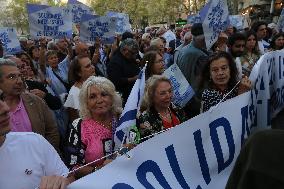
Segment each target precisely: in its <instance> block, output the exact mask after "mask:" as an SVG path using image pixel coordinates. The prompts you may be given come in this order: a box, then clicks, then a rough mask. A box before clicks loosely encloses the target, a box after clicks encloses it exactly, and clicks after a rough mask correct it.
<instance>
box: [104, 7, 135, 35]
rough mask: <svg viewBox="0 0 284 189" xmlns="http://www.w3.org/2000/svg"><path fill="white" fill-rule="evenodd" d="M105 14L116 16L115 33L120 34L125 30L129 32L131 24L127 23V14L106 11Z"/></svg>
mask: <svg viewBox="0 0 284 189" xmlns="http://www.w3.org/2000/svg"><path fill="white" fill-rule="evenodd" d="M106 16H109V17H114V18H116V20H117V22H116V32H117V33H120V34H122V33H124V32H126V31H129V32H131V25H130V23H129V16H128V15H127V14H124V13H119V12H112V11H108V12H107V13H106Z"/></svg>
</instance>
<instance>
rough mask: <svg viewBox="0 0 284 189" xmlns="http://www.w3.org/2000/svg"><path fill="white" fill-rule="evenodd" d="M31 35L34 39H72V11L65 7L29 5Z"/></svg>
mask: <svg viewBox="0 0 284 189" xmlns="http://www.w3.org/2000/svg"><path fill="white" fill-rule="evenodd" d="M27 10H28V14H29V26H30V34H31V36H32V37H33V38H36V39H37V38H40V37H43V36H44V37H49V38H53V39H60V38H64V37H68V38H71V37H72V15H71V11H69V10H68V9H66V8H63V7H50V6H47V5H37V4H27Z"/></svg>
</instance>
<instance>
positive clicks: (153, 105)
mask: <svg viewBox="0 0 284 189" xmlns="http://www.w3.org/2000/svg"><path fill="white" fill-rule="evenodd" d="M172 98H173V89H172V85H171V82H170V80H169V79H168V78H166V77H165V76H162V75H153V76H152V77H150V78H149V79H148V80H147V83H146V86H145V93H144V97H143V101H142V105H141V107H144V108H146V109H141V112H142V113H141V115H140V116H139V119H138V126H139V131H140V134H141V138H142V139H143V138H145V137H150V136H151V135H153V134H155V133H158V132H160V131H162V130H165V129H169V128H171V127H175V126H176V125H179V124H180V123H182V122H184V121H186V120H187V118H186V116H185V114H184V112H183V110H181V109H180V108H178V107H177V106H175V105H174V104H173V103H172ZM142 141H143V140H142Z"/></svg>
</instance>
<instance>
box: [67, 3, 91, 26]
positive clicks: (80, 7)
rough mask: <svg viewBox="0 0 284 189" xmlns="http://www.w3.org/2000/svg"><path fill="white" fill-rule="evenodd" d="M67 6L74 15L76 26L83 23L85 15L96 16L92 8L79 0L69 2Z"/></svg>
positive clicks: (73, 20)
mask: <svg viewBox="0 0 284 189" xmlns="http://www.w3.org/2000/svg"><path fill="white" fill-rule="evenodd" d="M67 6H68V9H69V10H70V11H71V13H72V22H73V23H75V24H79V23H80V22H81V18H82V16H83V15H84V14H94V12H93V11H92V9H91V8H90V7H88V6H87V5H85V4H83V3H81V2H79V1H77V0H68V4H67Z"/></svg>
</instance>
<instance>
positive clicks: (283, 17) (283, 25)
mask: <svg viewBox="0 0 284 189" xmlns="http://www.w3.org/2000/svg"><path fill="white" fill-rule="evenodd" d="M277 29H278V31H280V30H282V32H283V31H284V9H282V11H281V14H280V16H279V19H278V22H277Z"/></svg>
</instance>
